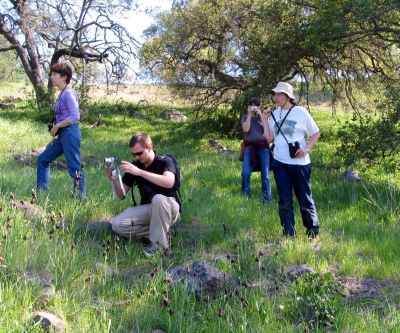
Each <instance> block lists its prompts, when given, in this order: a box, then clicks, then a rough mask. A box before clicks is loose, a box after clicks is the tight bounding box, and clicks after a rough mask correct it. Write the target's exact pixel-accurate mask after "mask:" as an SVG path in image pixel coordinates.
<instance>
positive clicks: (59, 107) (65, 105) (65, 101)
mask: <svg viewBox="0 0 400 333" xmlns="http://www.w3.org/2000/svg"><path fill="white" fill-rule="evenodd" d="M54 113H55V116H56V122H57V123H59V122H60V121H62V120H64V119H66V120H68V121H69V122H70V123H71V125H72V124H75V123H77V122H78V121H79V119H80V112H79V97H78V94H77V93H76V91H75V90H74V89H72V88H66V89H64V91H63V92H62V93H61V96H60V98H59V99H58V100H57V102H56V104H54Z"/></svg>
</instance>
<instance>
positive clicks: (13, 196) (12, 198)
mask: <svg viewBox="0 0 400 333" xmlns="http://www.w3.org/2000/svg"><path fill="white" fill-rule="evenodd" d="M10 199H11V200H14V199H15V195H14V194H13V193H12V192H10Z"/></svg>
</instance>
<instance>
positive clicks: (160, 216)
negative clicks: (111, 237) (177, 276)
mask: <svg viewBox="0 0 400 333" xmlns="http://www.w3.org/2000/svg"><path fill="white" fill-rule="evenodd" d="M129 147H130V149H131V152H132V155H134V156H135V160H134V161H133V162H132V163H129V162H126V161H122V162H121V165H120V167H119V168H120V170H121V171H122V173H123V176H122V183H120V182H119V178H118V177H116V176H113V174H112V170H110V169H109V168H107V167H105V171H106V174H107V177H108V178H110V179H111V181H112V182H113V186H114V191H115V194H116V195H117V197H119V198H124V197H125V193H128V191H129V190H130V189H131V188H132V191H133V187H134V186H135V185H137V186H138V188H139V192H140V197H141V201H140V206H136V207H132V208H128V209H126V210H125V211H124V212H122V213H121V214H119V215H117V216H116V217H115V218H114V220H113V222H112V229H113V231H114V232H115V233H116V234H118V235H120V236H123V237H127V238H130V237H135V238H148V239H149V240H150V242H151V247H150V248H149V249H147V250H146V251H144V253H145V255H146V256H147V257H151V256H153V255H154V254H155V253H156V252H157V251H168V250H169V247H168V234H169V229H170V227H171V226H172V225H173V224H175V223H176V222H178V221H179V220H180V209H181V203H180V201H179V198H178V195H177V192H176V189H175V182H176V175H177V170H176V166H175V163H174V161H173V160H172V158H171V157H169V156H166V155H159V154H157V152H156V151H155V150H154V149H153V143H152V141H151V138H150V136H149V135H147V134H145V133H136V134H135V135H134V136H133V137H132V138H131V141H130V143H129Z"/></svg>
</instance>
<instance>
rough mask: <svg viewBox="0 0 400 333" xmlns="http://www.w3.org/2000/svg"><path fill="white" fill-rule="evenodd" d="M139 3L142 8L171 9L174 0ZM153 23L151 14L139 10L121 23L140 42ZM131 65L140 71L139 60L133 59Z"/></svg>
mask: <svg viewBox="0 0 400 333" xmlns="http://www.w3.org/2000/svg"><path fill="white" fill-rule="evenodd" d="M138 3H139V4H140V6H141V7H142V8H151V9H159V10H169V9H170V8H171V5H172V0H138ZM152 23H154V20H153V18H152V17H151V16H150V15H147V14H146V13H144V12H137V11H132V12H131V13H130V16H129V18H127V19H125V20H122V21H121V24H122V25H123V26H124V27H125V28H126V29H128V31H129V32H130V33H131V34H132V36H133V37H134V38H135V39H136V40H137V41H139V42H143V41H144V40H143V35H142V32H143V30H145V29H146V28H148V27H149V26H150V25H151V24H152ZM131 67H132V69H133V70H134V71H135V72H137V73H140V69H139V62H138V61H133V63H131ZM134 82H136V83H149V82H148V81H147V79H145V78H140V77H136V78H135V80H134Z"/></svg>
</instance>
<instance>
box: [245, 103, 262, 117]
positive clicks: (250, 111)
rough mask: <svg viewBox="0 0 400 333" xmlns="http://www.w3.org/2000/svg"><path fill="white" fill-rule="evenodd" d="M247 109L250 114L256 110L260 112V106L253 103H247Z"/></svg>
mask: <svg viewBox="0 0 400 333" xmlns="http://www.w3.org/2000/svg"><path fill="white" fill-rule="evenodd" d="M247 111H248V113H249V115H250V116H251V113H252V112H257V111H258V112H260V107H259V106H254V105H249V106H248V107H247Z"/></svg>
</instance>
